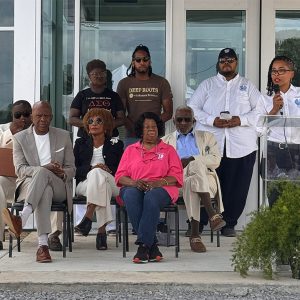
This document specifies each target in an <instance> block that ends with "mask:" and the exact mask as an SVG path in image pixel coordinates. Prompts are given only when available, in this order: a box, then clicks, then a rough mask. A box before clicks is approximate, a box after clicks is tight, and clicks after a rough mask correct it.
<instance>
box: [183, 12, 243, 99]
mask: <svg viewBox="0 0 300 300" xmlns="http://www.w3.org/2000/svg"><path fill="white" fill-rule="evenodd" d="M245 27H246V14H245V11H204V10H201V11H200V10H196V11H194V10H193V11H187V12H186V37H187V41H186V98H187V99H189V98H190V97H191V95H192V94H193V92H194V90H195V89H196V88H197V87H198V85H199V83H200V82H201V81H203V80H204V79H207V78H208V77H211V76H214V75H215V74H216V63H217V59H218V54H219V52H220V50H221V49H223V48H225V47H230V48H233V49H234V50H235V51H236V53H237V55H238V57H239V72H240V74H242V75H244V74H245V34H246V33H245Z"/></svg>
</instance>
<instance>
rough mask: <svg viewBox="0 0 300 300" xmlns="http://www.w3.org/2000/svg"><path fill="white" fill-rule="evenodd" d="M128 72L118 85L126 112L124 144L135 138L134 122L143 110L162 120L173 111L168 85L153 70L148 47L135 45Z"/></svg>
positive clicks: (167, 117) (166, 119) (164, 120)
mask: <svg viewBox="0 0 300 300" xmlns="http://www.w3.org/2000/svg"><path fill="white" fill-rule="evenodd" d="M129 72H130V73H129ZM127 75H128V77H126V78H124V79H122V80H121V81H120V82H119V84H118V87H117V92H118V94H119V95H120V97H121V99H122V102H123V105H124V107H125V111H126V118H125V127H126V138H125V145H126V146H128V145H129V144H132V143H133V142H135V141H137V140H138V138H137V137H136V135H135V133H134V123H135V122H136V121H137V120H138V118H139V116H140V115H141V114H142V113H144V112H154V113H156V114H157V115H158V116H160V118H161V120H162V121H163V122H164V123H165V122H167V121H168V120H170V119H171V118H172V114H173V102H172V92H171V87H170V84H169V82H168V81H167V80H166V79H165V78H163V77H161V76H158V75H156V74H153V73H152V67H151V57H150V52H149V49H148V47H146V46H144V45H139V46H137V47H136V48H135V50H134V51H133V54H132V61H131V64H130V66H129V68H128V69H127Z"/></svg>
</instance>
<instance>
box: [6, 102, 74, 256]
mask: <svg viewBox="0 0 300 300" xmlns="http://www.w3.org/2000/svg"><path fill="white" fill-rule="evenodd" d="M52 116H53V115H52V109H51V106H50V104H49V103H48V102H47V101H40V102H37V103H35V104H34V105H33V109H32V123H33V125H32V126H31V127H29V128H28V129H26V130H23V131H22V132H20V133H17V134H16V135H14V137H13V159H14V165H15V169H16V175H17V176H18V178H17V181H16V184H17V188H16V199H17V201H20V200H24V199H25V204H24V209H23V211H22V212H21V213H20V217H17V216H13V215H11V214H10V211H9V210H8V209H4V210H3V218H4V220H5V222H6V224H7V225H8V226H9V229H10V232H11V233H13V234H14V235H15V236H16V237H18V236H20V234H21V231H22V227H23V226H24V225H25V223H26V221H27V220H28V218H29V216H30V214H31V213H32V212H33V211H34V212H35V216H36V222H37V233H38V244H39V248H38V250H37V254H36V260H37V262H51V256H50V254H49V249H48V234H49V233H50V232H51V221H50V213H51V203H52V201H65V200H67V202H68V207H69V211H71V210H72V180H73V177H74V175H75V164H74V155H73V148H72V142H71V138H70V135H69V132H68V131H65V130H62V129H59V128H54V127H50V123H51V120H52Z"/></svg>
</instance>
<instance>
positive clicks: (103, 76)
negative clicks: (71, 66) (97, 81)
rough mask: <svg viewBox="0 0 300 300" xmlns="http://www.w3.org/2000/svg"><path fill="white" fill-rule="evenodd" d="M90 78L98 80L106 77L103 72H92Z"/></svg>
mask: <svg viewBox="0 0 300 300" xmlns="http://www.w3.org/2000/svg"><path fill="white" fill-rule="evenodd" d="M90 76H93V77H98V78H105V77H106V76H107V74H106V71H103V72H92V73H90Z"/></svg>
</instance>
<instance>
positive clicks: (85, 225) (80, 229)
mask: <svg viewBox="0 0 300 300" xmlns="http://www.w3.org/2000/svg"><path fill="white" fill-rule="evenodd" d="M91 228H92V220H90V219H89V218H87V217H84V218H83V219H82V220H81V222H80V223H79V224H78V225H77V226H75V227H74V230H75V232H77V233H80V234H82V235H83V236H88V235H89V232H90V231H91Z"/></svg>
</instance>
